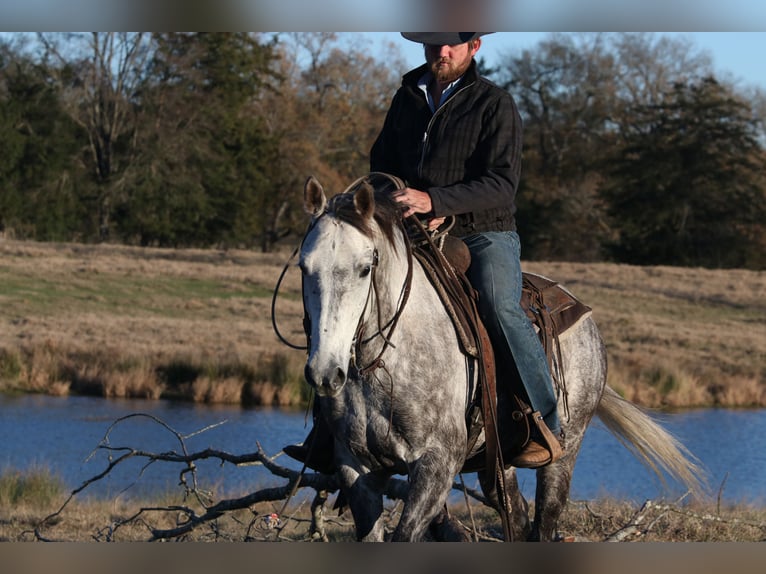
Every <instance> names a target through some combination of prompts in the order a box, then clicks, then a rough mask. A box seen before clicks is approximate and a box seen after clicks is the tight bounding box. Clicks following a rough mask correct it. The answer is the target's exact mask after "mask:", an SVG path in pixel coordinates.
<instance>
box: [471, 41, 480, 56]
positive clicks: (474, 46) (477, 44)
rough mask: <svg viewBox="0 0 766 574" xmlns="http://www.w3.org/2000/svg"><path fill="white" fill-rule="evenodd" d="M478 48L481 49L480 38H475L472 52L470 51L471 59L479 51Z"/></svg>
mask: <svg viewBox="0 0 766 574" xmlns="http://www.w3.org/2000/svg"><path fill="white" fill-rule="evenodd" d="M479 48H481V38H476V39H475V40H474V41H473V50H471V57H473V56H475V55H476V52H478V51H479Z"/></svg>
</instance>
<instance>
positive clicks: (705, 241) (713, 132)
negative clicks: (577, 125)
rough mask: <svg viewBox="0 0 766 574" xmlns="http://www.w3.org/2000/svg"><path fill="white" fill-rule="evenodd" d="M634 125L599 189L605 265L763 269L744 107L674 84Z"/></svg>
mask: <svg viewBox="0 0 766 574" xmlns="http://www.w3.org/2000/svg"><path fill="white" fill-rule="evenodd" d="M633 118H634V119H633V122H632V127H631V129H630V130H629V131H628V132H626V134H625V139H624V142H623V144H622V145H621V146H620V148H619V150H618V152H617V154H616V157H615V158H614V163H613V169H612V173H611V176H612V180H611V182H610V185H608V186H605V188H604V197H605V198H606V200H607V201H608V203H609V205H610V210H609V211H610V215H611V217H612V222H613V225H614V228H615V229H616V230H617V237H616V238H615V240H614V242H613V243H612V245H611V251H612V253H613V255H614V257H615V258H617V259H618V260H620V261H624V262H627V263H633V264H667V265H701V266H707V267H757V268H762V267H763V265H764V261H765V259H764V255H763V242H764V240H763V234H764V226H763V223H762V222H763V220H764V217H765V216H766V193H765V189H766V188H764V178H763V174H764V171H766V170H765V169H764V168H766V164H765V163H764V153H763V149H762V148H761V147H760V145H759V142H758V139H757V136H758V133H759V126H758V122H757V121H756V120H754V119H753V114H752V111H751V109H750V107H749V105H748V104H747V103H746V102H744V101H742V100H741V99H739V98H738V97H736V96H735V95H734V94H733V93H732V92H731V90H730V89H729V88H727V87H726V86H723V85H721V84H720V83H718V82H717V81H716V80H715V79H714V78H713V77H708V78H705V79H703V80H701V81H699V82H695V83H677V84H675V85H674V86H673V87H672V89H671V90H669V91H668V92H667V93H665V94H663V97H662V98H661V101H660V102H659V103H658V104H653V105H641V106H637V107H636V108H635V109H634V110H633Z"/></svg>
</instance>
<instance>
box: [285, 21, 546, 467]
mask: <svg viewBox="0 0 766 574" xmlns="http://www.w3.org/2000/svg"><path fill="white" fill-rule="evenodd" d="M483 34H484V33H482V32H423V33H402V36H404V37H405V38H406V39H408V40H411V41H414V42H419V43H422V44H423V45H424V51H425V59H426V63H425V64H424V65H422V66H420V67H419V68H416V69H414V70H412V71H410V72H408V73H407V74H405V76H404V77H403V78H402V85H401V87H400V88H399V90H398V91H397V92H396V94H395V95H394V98H393V101H392V103H391V107H390V108H389V110H388V114H387V115H386V119H385V122H384V124H383V128H382V130H381V132H380V134H379V135H378V138H377V140H376V141H375V143H374V144H373V147H372V150H371V152H370V168H371V171H381V172H386V173H390V174H393V175H396V176H398V177H399V178H401V179H402V180H403V181H405V182H406V185H407V187H405V188H404V189H401V190H398V191H397V192H396V193H395V195H394V198H395V199H396V200H397V201H398V202H400V203H401V205H402V209H403V214H404V216H405V217H407V216H410V215H419V216H421V217H423V218H424V219H426V220H427V221H428V227H429V228H432V229H433V228H435V227H437V226H438V225H439V224H440V223H441V222H442V221H443V219H444V218H445V217H447V216H455V218H456V222H455V226H454V227H453V229H452V231H451V233H452V234H453V235H456V236H458V237H461V238H462V239H463V240H464V241H465V243H466V244H467V245H468V249H469V251H470V252H471V266H470V267H469V269H468V272H467V276H468V279H469V280H470V281H471V284H472V285H473V286H474V288H476V290H477V291H478V292H479V301H478V305H479V313H480V315H481V318H482V320H483V321H484V323H485V325H486V327H487V330H488V332H489V335H490V338H491V340H492V345H493V348H494V350H495V355H496V359H497V363H498V367H499V368H498V374H499V376H500V377H503V376H507V374H504V373H507V372H508V369H511V368H514V367H513V366H514V364H515V368H516V369H517V370H518V374H519V376H520V378H521V381H522V383H523V385H524V388H525V390H526V391H527V396H528V398H529V401H530V403H531V407H532V410H533V411H539V413H540V414H541V415H542V417H543V422H544V423H545V425H546V426H547V427H548V429H550V430H551V431H552V433H553V435H554V436H558V435H559V434H560V424H559V419H558V411H557V408H556V395H555V392H554V389H553V385H552V384H551V375H550V372H549V370H548V363H547V360H546V358H545V353H544V351H543V348H542V345H541V343H540V341H539V339H538V337H537V334H536V333H535V331H534V329H533V327H532V325H531V323H530V322H529V320H528V319H527V317H526V315H525V313H524V311H523V310H522V308H521V305H520V300H521V248H520V242H519V236H518V234H517V232H516V221H515V218H514V213H515V211H516V207H515V202H514V199H515V195H516V189H517V187H518V182H519V176H520V172H521V131H522V126H521V118H520V116H519V112H518V109H517V107H516V104H515V102H514V101H513V98H512V97H511V95H510V94H509V93H508V92H507V91H505V90H503V89H501V88H499V87H498V86H496V85H495V84H493V83H491V82H490V81H488V80H486V79H485V78H482V77H480V76H479V75H478V72H477V70H476V62H475V60H474V56H475V55H476V53H477V52H478V51H479V48H480V47H481V43H482V40H481V36H482V35H483ZM499 383H500V381H499ZM434 392H438V389H434ZM531 426H532V428H533V431H534V430H535V426H534V425H531ZM312 434H314V433H312ZM315 434H316V435H321V434H324V433H322V432H317V433H315ZM546 436H549V435H548V434H547V433H546ZM549 438H550V436H549ZM310 439H313V437H312V436H311V435H310V436H309V437H308V438H307V440H306V445H307V446H308V445H309V440H310ZM553 440H554V441H555V440H557V439H556V438H553ZM317 443H318V444H316V445H314V446H315V448H314V449H312V452H314V451H316V452H317V455H318V453H319V451H322V450H325V449H322V448H320V447H319V440H318V441H317ZM322 444H324V445H325V446H326V445H327V443H326V442H324V441H322ZM556 447H558V445H556ZM298 448H300V447H294V446H293V447H286V448H285V452H286V453H287V454H289V455H290V456H293V457H295V458H298V459H299V460H303V461H305V460H306V451H305V449H302V450H298ZM552 452H555V453H560V452H561V449H560V448H549V447H548V444H547V443H546V441H545V440H544V439H543V437H542V436H541V435H539V434H533V436H532V440H530V441H529V442H528V443H527V445H526V446H525V448H524V450H523V451H522V452H521V453H520V454H519V455H518V456H516V457H515V458H514V459H513V460H511V461H510V463H511V464H512V465H513V466H516V467H522V468H537V467H540V466H544V465H546V464H549V463H550V462H552V461H553V455H552ZM317 455H315V456H317ZM315 456H312V457H311V458H315ZM317 458H318V456H317ZM506 462H508V461H506ZM306 463H307V465H308V466H312V467H314V468H316V465H315V464H314V463H313V461H311V460H309V461H306ZM325 468H326V467H325Z"/></svg>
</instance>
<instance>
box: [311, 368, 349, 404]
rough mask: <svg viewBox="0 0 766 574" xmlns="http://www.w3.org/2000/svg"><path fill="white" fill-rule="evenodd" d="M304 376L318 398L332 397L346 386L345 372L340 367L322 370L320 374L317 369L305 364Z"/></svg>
mask: <svg viewBox="0 0 766 574" xmlns="http://www.w3.org/2000/svg"><path fill="white" fill-rule="evenodd" d="M304 376H305V377H306V382H307V383H308V384H309V385H311V386H312V387H313V388H314V390H315V391H316V393H317V394H318V395H319V396H320V397H334V396H335V395H337V394H338V393H339V392H340V391H341V389H342V388H343V386H344V385H345V384H346V371H345V370H344V369H342V368H341V367H332V368H327V369H322V370H321V372H317V369H314V368H312V367H311V365H310V364H308V363H307V364H306V367H305V369H304Z"/></svg>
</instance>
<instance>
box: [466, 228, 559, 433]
mask: <svg viewBox="0 0 766 574" xmlns="http://www.w3.org/2000/svg"><path fill="white" fill-rule="evenodd" d="M463 241H465V243H466V245H468V249H469V250H470V252H471V266H470V267H469V268H468V272H467V274H466V275H467V276H468V279H469V280H470V282H471V285H473V287H474V288H475V289H476V290H477V291H478V293H479V301H478V307H479V315H480V316H481V319H482V321H484V324H485V326H486V327H487V332H488V334H489V337H490V339H491V341H492V346H493V348H494V350H495V355H496V362H497V367H498V378H500V377H508V376H510V374H509V372H508V371H507V369H508V368H512V365H508V360H507V359H508V358H513V362H514V363H515V365H516V369H517V370H518V373H519V377H520V378H521V382H522V384H523V385H524V388H525V389H526V391H527V396H528V398H529V401H530V403H531V404H530V406H531V407H532V410H533V411H540V414H541V415H542V416H543V420H544V421H545V424H546V425H547V426H548V428H549V429H551V431H553V433H554V434H558V431H559V430H560V426H559V416H558V410H557V409H556V393H555V391H554V389H553V385H552V379H551V373H550V369H549V368H548V361H547V360H546V358H545V351H544V350H543V346H542V344H541V343H540V339H539V338H538V336H537V333H536V332H535V330H534V327H532V323H531V322H530V321H529V319H528V318H527V316H526V313H525V312H524V310H523V309H522V308H521V303H520V301H521V242H520V241H519V235H518V234H517V233H516V232H515V231H490V232H483V233H477V234H474V235H469V236H467V237H463ZM504 358H505V360H504Z"/></svg>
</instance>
